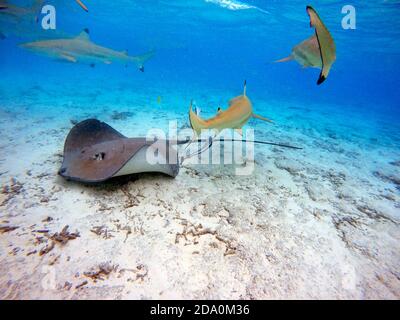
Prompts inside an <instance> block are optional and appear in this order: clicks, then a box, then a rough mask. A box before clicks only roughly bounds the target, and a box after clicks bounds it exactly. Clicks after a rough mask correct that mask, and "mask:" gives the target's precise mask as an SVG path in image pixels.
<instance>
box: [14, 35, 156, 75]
mask: <svg viewBox="0 0 400 320" xmlns="http://www.w3.org/2000/svg"><path fill="white" fill-rule="evenodd" d="M20 47H22V48H24V49H26V50H29V51H31V52H33V53H36V54H39V55H44V56H47V57H50V58H54V59H57V60H61V61H66V62H71V63H76V62H81V63H89V64H90V65H91V66H92V67H94V66H95V64H96V63H105V64H111V63H113V62H123V63H125V64H128V63H134V64H136V65H137V67H138V68H139V70H140V71H142V72H143V71H144V63H145V62H146V61H147V60H149V59H150V58H151V57H153V55H154V51H151V52H148V53H145V54H143V55H140V56H129V55H128V53H127V51H115V50H112V49H109V48H106V47H102V46H99V45H97V44H95V43H94V42H92V41H91V40H90V38H89V30H88V29H85V30H84V31H82V32H81V33H80V34H79V35H78V36H77V37H74V38H61V39H51V40H41V41H33V42H28V43H23V44H21V45H20Z"/></svg>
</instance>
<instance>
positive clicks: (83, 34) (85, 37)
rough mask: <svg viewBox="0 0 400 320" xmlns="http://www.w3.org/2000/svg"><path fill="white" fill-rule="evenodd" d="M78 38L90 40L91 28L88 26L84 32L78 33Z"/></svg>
mask: <svg viewBox="0 0 400 320" xmlns="http://www.w3.org/2000/svg"><path fill="white" fill-rule="evenodd" d="M76 39H79V40H84V41H90V37H89V29H87V28H85V29H83V30H82V32H81V33H80V34H78V36H77V37H76Z"/></svg>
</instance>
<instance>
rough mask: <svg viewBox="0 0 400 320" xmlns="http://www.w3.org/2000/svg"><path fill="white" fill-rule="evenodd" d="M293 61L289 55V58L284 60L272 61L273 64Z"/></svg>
mask: <svg viewBox="0 0 400 320" xmlns="http://www.w3.org/2000/svg"><path fill="white" fill-rule="evenodd" d="M293 59H294V58H293V56H292V55H290V56H288V57H286V58H283V59H280V60H276V61H274V63H279V62H287V61H292V60H293Z"/></svg>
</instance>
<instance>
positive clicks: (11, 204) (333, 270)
mask: <svg viewBox="0 0 400 320" xmlns="http://www.w3.org/2000/svg"><path fill="white" fill-rule="evenodd" d="M71 95H73V93H72V94H71ZM150 96H151V95H150ZM152 96H153V97H154V95H152ZM136 98H137V100H138V101H139V100H140V99H142V100H141V101H144V102H142V104H139V105H138V106H137V107H136V108H134V107H127V105H128V104H127V103H126V104H125V101H122V102H120V104H119V105H115V104H114V105H115V106H114V105H113V107H112V108H109V107H107V106H106V104H105V103H104V105H103V106H99V107H97V109H96V110H93V109H91V108H90V107H87V108H86V111H82V110H85V108H84V107H82V108H80V107H79V108H78V107H76V108H75V107H74V106H75V105H76V101H75V102H74V103H71V104H70V105H68V104H66V105H64V106H62V105H61V104H60V105H59V106H58V108H59V110H64V112H59V111H57V109H56V107H57V105H56V106H54V104H53V105H52V108H50V107H44V106H46V105H47V104H48V105H50V102H49V103H47V102H46V98H45V97H44V96H41V97H40V99H39V101H40V103H39V102H38V103H37V104H36V105H35V106H30V107H26V109H21V108H19V109H17V110H19V111H13V109H12V107H13V106H10V105H7V106H0V110H3V111H1V118H0V119H1V120H0V121H1V124H0V128H1V131H0V151H1V156H0V174H1V175H0V182H1V185H2V186H3V187H5V188H6V189H4V190H3V191H4V192H6V191H8V193H7V192H6V193H4V192H3V193H0V226H17V227H18V229H15V230H13V231H9V232H4V233H1V232H0V241H1V247H0V270H1V272H0V299H30V298H33V299H44V298H51V299H77V298H79V299H82V298H83V299H88V298H105V299H121V298H122V299H130V298H133V299H158V298H161V299H180V298H187V299H248V298H250V299H283V298H290V299H294V298H300V299H306V298H313V299H314V298H315V299H325V298H333V299H349V298H355V299H374V298H384V299H398V298H400V273H399V270H400V250H399V249H400V246H399V244H400V209H399V208H400V196H399V190H398V189H396V185H395V184H394V182H393V178H394V177H395V178H396V177H397V179H398V178H399V177H400V172H399V166H395V165H394V164H389V162H391V161H398V160H400V157H399V150H398V149H396V148H395V147H391V146H387V144H386V145H385V144H377V143H376V144H375V143H374V142H368V143H365V141H364V140H363V139H362V136H363V135H362V133H360V137H356V136H353V137H352V136H350V135H349V136H344V133H346V132H347V131H348V130H346V128H345V126H344V125H343V126H342V127H341V126H340V125H337V126H336V125H335V126H333V125H331V128H333V127H335V128H337V131H338V132H340V133H343V134H340V133H339V134H336V132H335V130H333V131H332V132H333V133H332V132H327V131H325V132H323V129H321V128H324V127H326V125H327V124H329V123H330V122H329V121H330V120H329V119H326V118H323V117H322V116H321V118H320V119H318V118H316V117H314V118H311V115H310V116H309V118H308V119H307V118H305V119H302V120H301V121H302V122H301V124H300V123H299V122H297V121H296V115H295V114H290V112H289V111H287V110H289V107H290V106H289V105H288V106H285V107H283V106H282V104H281V103H278V102H271V104H270V107H269V108H270V110H271V112H272V113H274V114H273V115H275V119H276V120H277V125H275V126H273V127H271V126H269V125H267V124H264V123H260V122H257V121H254V122H251V126H256V129H257V132H264V133H265V134H264V136H257V138H258V139H267V140H272V141H282V142H290V143H291V144H294V145H302V146H303V147H304V150H301V151H291V150H284V149H279V148H275V147H265V146H256V168H255V173H254V174H253V175H251V176H242V177H241V176H236V175H234V168H233V167H232V166H226V167H222V166H213V167H204V166H192V165H187V166H185V167H183V168H182V169H181V171H180V174H179V175H178V177H177V178H176V179H171V178H168V177H164V176H161V175H151V174H146V175H139V176H138V177H137V179H136V180H131V181H129V182H126V183H119V184H115V183H114V184H106V185H103V186H91V187H89V186H83V185H80V184H77V183H71V182H67V181H65V180H63V179H62V178H60V177H58V176H57V174H56V173H57V170H58V169H59V167H60V164H61V161H62V157H61V154H62V148H63V142H64V139H65V137H66V135H67V133H68V131H69V130H70V128H71V127H72V124H71V123H70V121H69V120H70V119H78V120H82V119H84V118H86V117H90V116H94V115H96V116H98V117H99V119H101V120H103V121H106V122H108V123H109V124H110V125H112V126H114V127H115V128H116V129H117V130H120V131H121V132H123V133H124V134H126V135H128V136H132V135H135V134H143V133H145V130H144V129H145V128H143V127H142V125H143V122H148V123H149V124H147V126H148V127H151V126H152V125H151V124H152V123H153V124H157V123H159V122H162V126H163V127H165V126H166V125H167V119H173V118H175V117H176V115H175V114H173V113H172V112H171V113H167V112H166V111H165V109H166V108H162V107H160V106H157V105H156V103H155V101H152V102H150V101H149V100H146V97H145V96H143V97H136ZM184 99H185V98H179V97H178V98H176V101H179V103H181V104H185V102H184ZM216 99H217V98H216ZM103 100H104V96H103ZM110 100H112V99H111V98H110ZM153 100H155V99H153ZM49 101H51V99H50V98H49ZM89 102H90V101H83V102H82V105H84V104H85V103H87V105H88V106H89V105H90V103H89ZM167 103H168V102H165V104H167ZM198 103H201V101H198ZM258 103H259V104H258V105H260V102H258ZM16 104H18V102H16ZM124 106H125V107H124ZM6 110H9V111H8V112H7V111H6ZM37 110H42V111H40V112H38V111H37ZM114 110H117V111H120V112H123V111H131V112H133V113H134V115H133V116H132V117H128V118H127V119H125V120H113V119H111V115H112V113H113V111H114ZM184 110H186V106H185V105H183V106H182V109H180V110H178V111H177V114H179V118H178V119H179V124H180V125H182V124H185V121H186V113H185V112H184ZM285 110H286V111H285ZM32 111H35V112H36V113H35V114H36V115H35V116H33V115H32ZM181 111H182V112H181ZM160 112H161V113H160ZM291 112H292V113H295V112H296V111H293V110H292V111H291ZM299 114H303V112H302V111H299ZM266 115H267V116H269V115H268V114H266ZM317 125H318V126H317ZM354 132H359V131H357V130H354ZM375 171H378V172H379V173H375V174H374V172H375ZM388 176H389V177H391V178H388ZM11 179H14V182H11V181H10V180H11ZM7 186H8V189H7ZM10 190H11V191H10ZM47 217H51V218H52V220H51V221H48V222H44V220H45V219H46V218H47ZM66 225H68V226H69V231H70V232H75V231H78V232H79V234H80V236H79V237H78V238H76V239H73V240H69V241H68V242H67V243H66V244H64V245H63V244H60V243H56V244H55V247H54V248H53V249H52V250H51V251H50V252H48V253H47V254H44V255H39V251H40V250H41V249H43V248H44V247H46V245H49V244H51V240H49V239H48V238H47V237H46V236H45V234H43V233H38V232H37V231H38V230H39V231H40V230H43V229H47V230H48V231H49V233H48V234H49V235H52V234H54V233H55V232H60V231H61V230H62V229H63V227H64V226H66ZM95 227H102V228H100V231H99V232H98V233H99V234H96V233H94V232H92V231H91V230H92V229H94V228H95ZM38 236H41V237H42V241H44V242H42V243H38V240H37V237H38ZM29 253H31V254H29ZM28 254H29V255H28ZM100 267H101V268H102V269H103V271H104V272H103V273H104V274H103V275H100V276H101V278H102V279H97V280H95V279H93V278H94V277H93V276H92V277H89V276H90V274H89V273H90V272H96V271H99V270H101V268H100ZM85 273H86V274H85ZM85 281H87V283H86V284H84V285H83V286H81V287H78V288H76V287H77V286H79V285H80V284H82V283H85Z"/></svg>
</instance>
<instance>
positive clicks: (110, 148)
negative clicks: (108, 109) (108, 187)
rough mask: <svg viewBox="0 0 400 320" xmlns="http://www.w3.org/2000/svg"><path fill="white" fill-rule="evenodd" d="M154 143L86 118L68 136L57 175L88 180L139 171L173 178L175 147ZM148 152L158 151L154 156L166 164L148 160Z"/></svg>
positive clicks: (175, 165) (175, 172) (100, 179)
mask: <svg viewBox="0 0 400 320" xmlns="http://www.w3.org/2000/svg"><path fill="white" fill-rule="evenodd" d="M158 142H159V141H158ZM156 143H157V142H154V141H147V140H146V138H127V137H125V136H124V135H122V134H121V133H119V132H118V131H116V130H115V129H113V128H112V127H110V126H109V125H108V124H106V123H104V122H101V121H98V120H95V119H89V120H85V121H82V122H80V123H78V124H77V125H76V126H75V127H73V128H72V130H71V131H70V133H69V134H68V136H67V139H66V141H65V145H64V160H63V163H62V166H61V169H60V170H59V174H60V175H61V176H63V177H65V178H67V179H69V180H75V181H81V182H89V183H95V182H103V181H105V180H108V179H110V178H113V177H117V176H123V175H129V174H134V173H140V172H159V173H164V174H166V175H169V176H171V177H175V176H176V175H177V174H178V172H179V165H178V163H177V162H178V161H173V160H174V159H178V158H177V149H176V148H175V146H174V145H172V144H170V143H168V141H167V143H157V144H156ZM160 146H161V147H160ZM162 146H165V147H162ZM149 148H150V149H152V150H149ZM148 151H149V152H158V153H159V154H158V157H157V158H158V159H163V160H165V161H160V162H162V163H165V164H160V163H157V164H151V163H149V162H148V161H147V159H146V153H147V152H148ZM174 162H176V163H174Z"/></svg>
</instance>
